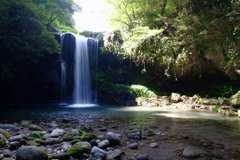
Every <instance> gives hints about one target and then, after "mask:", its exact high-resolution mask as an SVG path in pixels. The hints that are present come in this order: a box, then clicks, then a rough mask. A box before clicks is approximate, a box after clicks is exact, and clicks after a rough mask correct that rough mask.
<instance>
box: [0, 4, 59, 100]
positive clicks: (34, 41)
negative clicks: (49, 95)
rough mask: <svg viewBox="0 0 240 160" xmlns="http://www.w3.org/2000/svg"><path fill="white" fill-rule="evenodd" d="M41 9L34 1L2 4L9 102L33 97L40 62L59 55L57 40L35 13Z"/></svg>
mask: <svg viewBox="0 0 240 160" xmlns="http://www.w3.org/2000/svg"><path fill="white" fill-rule="evenodd" d="M38 7H39V6H37V5H35V4H34V3H32V1H31V0H21V1H18V0H2V1H1V2H0V13H1V15H2V16H1V18H0V24H1V25H0V50H1V52H0V57H1V58H0V84H1V91H0V95H1V97H5V100H7V99H8V100H9V99H11V100H13V99H17V98H19V99H21V98H20V97H23V96H24V95H25V96H26V95H27V93H28V94H29V92H30V90H31V87H30V84H32V83H34V81H35V80H37V79H35V80H34V81H33V79H34V77H36V75H37V74H38V73H39V72H38V70H39V69H40V66H41V64H40V61H41V60H42V59H43V58H44V57H45V56H47V55H48V54H53V53H59V44H58V42H57V40H56V39H55V37H54V35H53V34H51V33H49V32H48V31H47V30H46V27H45V25H43V24H42V23H41V19H39V15H38V14H37V13H36V12H35V10H38V9H39V8H38ZM19 95H21V96H20V97H19ZM29 95H31V94H29Z"/></svg>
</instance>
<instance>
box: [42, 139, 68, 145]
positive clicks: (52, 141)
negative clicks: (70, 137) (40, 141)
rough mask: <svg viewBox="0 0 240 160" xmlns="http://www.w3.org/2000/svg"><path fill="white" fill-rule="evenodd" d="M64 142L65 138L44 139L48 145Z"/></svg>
mask: <svg viewBox="0 0 240 160" xmlns="http://www.w3.org/2000/svg"><path fill="white" fill-rule="evenodd" d="M61 142H63V138H48V139H46V140H45V141H44V143H45V144H46V145H48V144H49V145H52V144H59V143H61Z"/></svg>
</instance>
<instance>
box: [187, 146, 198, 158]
mask: <svg viewBox="0 0 240 160" xmlns="http://www.w3.org/2000/svg"><path fill="white" fill-rule="evenodd" d="M183 156H184V157H185V158H197V157H198V156H199V153H198V150H196V149H195V148H194V147H186V148H184V150H183Z"/></svg>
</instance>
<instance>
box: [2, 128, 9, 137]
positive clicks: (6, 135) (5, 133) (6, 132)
mask: <svg viewBox="0 0 240 160" xmlns="http://www.w3.org/2000/svg"><path fill="white" fill-rule="evenodd" d="M0 134H2V135H3V136H4V137H6V138H7V139H8V138H10V137H11V134H10V133H9V132H8V131H6V130H4V129H1V128H0Z"/></svg>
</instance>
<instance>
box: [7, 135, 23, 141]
mask: <svg viewBox="0 0 240 160" xmlns="http://www.w3.org/2000/svg"><path fill="white" fill-rule="evenodd" d="M24 138H26V135H25V134H19V135H16V136H13V137H11V138H9V139H8V141H9V142H13V141H21V140H22V139H24Z"/></svg>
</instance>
